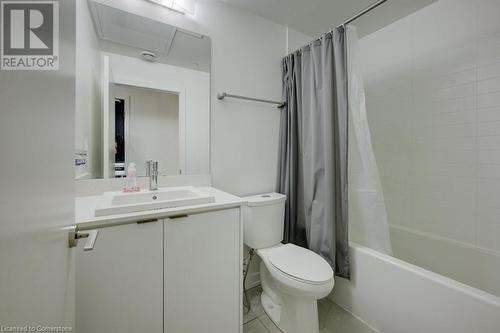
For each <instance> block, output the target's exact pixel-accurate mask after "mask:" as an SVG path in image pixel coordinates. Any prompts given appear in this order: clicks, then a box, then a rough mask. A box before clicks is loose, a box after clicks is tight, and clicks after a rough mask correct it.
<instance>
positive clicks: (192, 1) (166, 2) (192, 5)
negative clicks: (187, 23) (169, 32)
mask: <svg viewBox="0 0 500 333" xmlns="http://www.w3.org/2000/svg"><path fill="white" fill-rule="evenodd" d="M148 1H149V2H153V3H155V4H157V5H160V6H163V7H167V8H168V9H172V10H175V11H176V12H179V13H182V14H191V15H194V11H195V9H196V0H148Z"/></svg>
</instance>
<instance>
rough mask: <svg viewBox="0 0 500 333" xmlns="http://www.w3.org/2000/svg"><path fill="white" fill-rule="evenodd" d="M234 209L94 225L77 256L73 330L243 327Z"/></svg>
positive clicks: (225, 330) (207, 332) (231, 330)
mask: <svg viewBox="0 0 500 333" xmlns="http://www.w3.org/2000/svg"><path fill="white" fill-rule="evenodd" d="M241 237H242V231H241V222H240V208H239V207H237V208H229V209H222V210H216V211H209V212H206V211H205V212H199V213H195V214H189V215H177V216H173V217H167V218H164V219H161V220H158V221H153V222H149V223H140V224H139V223H130V224H124V225H120V226H111V227H106V228H100V230H99V235H98V237H97V241H96V243H95V247H94V249H93V250H92V251H83V244H84V243H85V242H84V241H82V242H80V243H79V245H78V251H77V258H76V267H77V271H76V296H77V297H76V328H77V332H78V333H137V332H150V333H162V332H163V333H199V332H204V333H237V332H240V331H241V301H242V300H241V287H242V285H241V260H242V245H241V244H242V238H241Z"/></svg>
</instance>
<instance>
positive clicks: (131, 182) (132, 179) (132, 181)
mask: <svg viewBox="0 0 500 333" xmlns="http://www.w3.org/2000/svg"><path fill="white" fill-rule="evenodd" d="M126 180H127V183H126V185H125V187H124V188H123V192H139V191H140V188H139V186H137V169H136V167H135V163H133V162H131V163H130V164H129V165H128V168H127V179H126Z"/></svg>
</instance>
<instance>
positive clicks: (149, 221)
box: [137, 219, 158, 224]
mask: <svg viewBox="0 0 500 333" xmlns="http://www.w3.org/2000/svg"><path fill="white" fill-rule="evenodd" d="M152 222H158V220H157V219H150V220H142V221H137V224H144V223H152Z"/></svg>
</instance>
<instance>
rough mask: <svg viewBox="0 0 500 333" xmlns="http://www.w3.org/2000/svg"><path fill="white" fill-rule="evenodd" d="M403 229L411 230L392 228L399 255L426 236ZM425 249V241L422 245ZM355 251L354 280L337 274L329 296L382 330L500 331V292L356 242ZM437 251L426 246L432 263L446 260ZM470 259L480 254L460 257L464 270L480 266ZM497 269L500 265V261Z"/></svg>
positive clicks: (416, 332) (415, 332) (413, 332)
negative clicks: (447, 275) (409, 232)
mask: <svg viewBox="0 0 500 333" xmlns="http://www.w3.org/2000/svg"><path fill="white" fill-rule="evenodd" d="M402 232H406V231H405V230H403V231H402V230H401V229H398V230H395V229H394V228H391V235H393V236H394V239H392V242H393V243H394V245H395V246H394V253H395V255H396V256H398V251H399V250H400V247H399V246H400V245H401V246H403V245H404V246H405V247H407V249H408V250H406V251H407V252H404V253H403V254H402V256H407V255H409V253H410V252H411V251H416V248H414V249H413V250H411V246H409V245H411V244H410V242H409V241H408V240H409V239H410V238H412V237H413V238H414V240H413V244H418V240H422V235H417V236H420V238H418V237H417V238H418V239H417V238H415V235H408V234H402ZM427 241H429V242H430V241H432V240H429V239H428V240H427ZM434 241H435V240H434ZM429 244H431V243H429ZM454 245H456V244H454ZM423 248H425V246H419V249H423ZM461 250H462V252H461V253H463V249H461ZM408 251H410V252H408ZM417 252H418V251H417ZM411 253H414V252H411ZM350 254H351V269H352V271H351V280H350V281H349V280H346V279H342V278H336V280H335V288H334V290H333V292H332V294H331V295H330V296H329V297H330V298H331V299H332V300H333V301H334V302H336V303H337V304H339V305H340V306H341V307H343V308H345V309H346V310H347V311H349V312H351V313H352V314H353V315H354V316H356V317H358V318H360V319H362V320H363V321H364V322H366V323H367V324H368V325H369V326H371V327H373V328H374V329H375V330H377V331H379V332H381V333H499V332H500V298H499V297H498V296H496V295H493V294H491V293H488V292H485V291H483V290H481V289H477V288H474V287H471V286H469V285H466V284H464V283H461V282H458V281H456V280H454V279H451V278H448V277H445V276H443V275H440V274H437V273H434V272H432V271H430V270H427V269H424V268H421V267H419V266H416V265H413V264H410V263H408V262H406V261H403V260H400V259H398V258H395V257H392V256H389V255H385V254H382V253H379V252H377V251H374V250H372V249H369V248H367V247H364V246H361V245H359V244H356V243H352V242H351V246H350ZM436 255H437V252H434V253H425V251H424V252H422V254H421V256H422V257H423V256H430V257H428V258H427V259H428V262H433V261H436V262H441V263H444V262H445V261H446V260H444V258H439V257H436ZM457 255H458V256H460V255H461V254H457ZM470 258H474V255H472V256H470V257H467V259H463V260H461V261H459V263H460V265H461V269H462V270H463V271H464V272H465V271H466V270H468V269H472V270H473V269H474V268H473V267H474V265H475V264H474V263H472V262H470V261H469V260H470ZM420 259H421V260H422V261H425V260H423V258H420ZM490 259H491V258H490ZM443 260H444V261H443ZM452 260H457V258H454V259H452ZM460 265H459V266H460ZM449 266H451V265H449ZM495 269H497V270H499V269H500V266H499V265H497V266H496V267H495ZM472 273H474V272H472ZM472 275H473V274H472ZM464 276H468V277H470V275H464ZM499 277H500V275H498V274H497V275H495V276H494V278H499ZM478 281H479V280H478ZM476 282H477V281H476ZM496 287H497V288H498V286H496Z"/></svg>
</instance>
